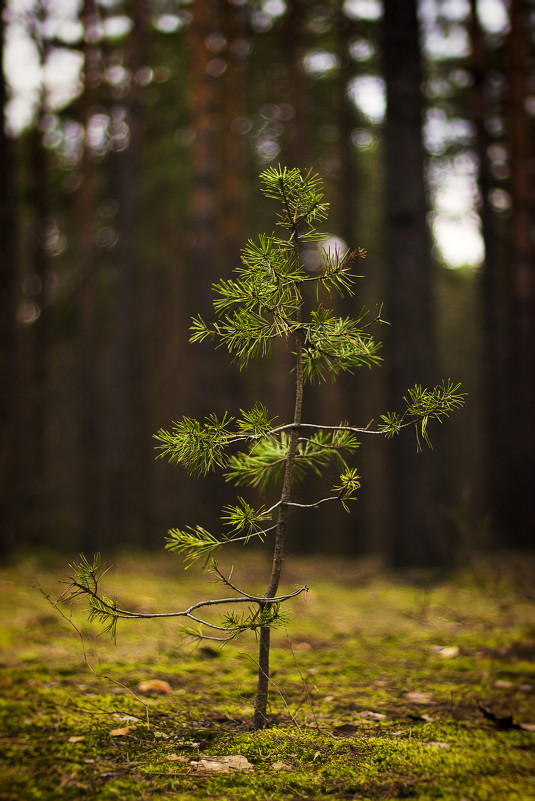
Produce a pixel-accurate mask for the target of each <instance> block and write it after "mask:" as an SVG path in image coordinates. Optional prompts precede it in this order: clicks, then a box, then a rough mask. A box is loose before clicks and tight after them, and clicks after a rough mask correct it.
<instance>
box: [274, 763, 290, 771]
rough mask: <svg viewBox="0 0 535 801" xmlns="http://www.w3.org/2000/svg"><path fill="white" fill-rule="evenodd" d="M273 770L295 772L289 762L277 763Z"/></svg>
mask: <svg viewBox="0 0 535 801" xmlns="http://www.w3.org/2000/svg"><path fill="white" fill-rule="evenodd" d="M272 768H273V770H293V768H292V766H291V765H289V764H288V763H287V762H275V763H274V764H273V765H272Z"/></svg>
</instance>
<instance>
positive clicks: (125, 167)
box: [0, 0, 535, 567]
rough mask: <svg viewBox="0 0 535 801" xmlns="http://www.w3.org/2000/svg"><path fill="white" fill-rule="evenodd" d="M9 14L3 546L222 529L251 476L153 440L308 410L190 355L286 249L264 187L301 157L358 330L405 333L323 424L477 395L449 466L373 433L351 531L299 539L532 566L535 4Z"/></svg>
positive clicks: (260, 1)
mask: <svg viewBox="0 0 535 801" xmlns="http://www.w3.org/2000/svg"><path fill="white" fill-rule="evenodd" d="M0 7H1V9H2V35H1V36H0V41H1V42H2V45H1V46H2V54H1V55H2V63H3V66H4V68H3V72H2V80H1V84H0V105H1V107H2V109H3V112H4V126H3V128H2V132H1V134H0V136H1V139H0V180H1V187H2V193H1V200H0V203H1V206H0V248H1V264H0V271H1V282H0V283H1V300H0V303H1V308H0V325H1V335H0V342H1V363H0V371H1V377H0V392H1V397H0V404H1V408H0V417H1V440H0V446H1V464H0V468H1V479H0V484H1V487H0V491H1V497H0V538H1V548H2V551H3V554H4V556H7V555H8V554H9V553H11V552H12V551H13V550H14V549H19V548H21V547H22V548H34V547H40V548H43V547H44V548H55V549H58V548H59V549H63V550H67V551H78V550H86V551H88V552H92V551H94V550H96V549H104V550H106V549H115V548H120V547H124V546H127V545H128V546H135V547H140V548H145V547H155V546H160V545H161V544H162V543H163V538H164V535H165V532H166V531H167V529H168V528H169V527H171V526H175V525H183V524H184V523H194V522H196V521H198V520H201V522H202V523H203V525H204V524H205V523H206V525H207V527H208V528H210V523H211V522H213V520H215V519H216V514H217V510H218V509H219V508H220V507H221V506H222V505H223V504H224V503H225V492H226V491H227V490H226V488H225V486H223V485H220V484H218V483H216V482H215V480H214V481H212V482H208V484H207V482H206V481H202V482H201V481H195V480H194V479H191V478H189V477H188V476H187V475H186V474H185V473H182V472H180V471H178V470H175V469H173V468H170V467H169V466H168V465H166V464H165V463H163V462H161V461H158V460H155V458H154V456H155V450H154V444H155V441H154V439H153V434H154V433H155V432H156V431H157V430H158V429H159V428H160V427H162V426H169V425H170V423H171V421H172V420H174V419H178V418H180V417H181V416H183V415H191V416H194V417H197V418H198V417H202V416H203V415H204V414H206V413H208V412H209V411H210V412H211V411H214V412H217V413H218V414H222V413H223V412H224V411H225V410H228V411H230V413H235V412H236V411H237V410H239V409H240V408H249V407H250V406H251V405H252V404H253V403H254V402H255V401H262V402H263V403H265V404H266V405H267V406H268V407H269V409H270V410H271V411H273V412H274V413H278V414H280V415H281V416H284V415H285V414H286V412H287V410H288V408H289V406H291V404H292V398H291V396H290V393H291V387H287V386H286V384H285V375H286V371H285V370H284V369H282V368H281V366H280V365H281V364H282V365H284V364H285V361H286V360H287V358H288V354H287V353H286V352H285V351H284V350H281V351H280V352H278V353H276V354H275V358H274V360H273V362H272V363H268V362H265V361H262V362H258V363H257V364H255V365H254V366H253V368H252V370H250V371H248V372H247V374H245V373H243V374H240V372H239V370H238V368H237V367H235V368H233V369H232V370H231V371H229V370H228V367H227V365H226V362H225V361H224V359H223V358H221V359H220V358H219V355H218V354H217V353H216V354H215V355H214V353H213V351H212V350H211V348H210V346H206V348H205V347H204V346H202V345H191V344H189V343H188V337H189V330H188V329H189V325H190V317H191V316H192V315H197V314H199V313H200V314H201V316H203V317H204V318H205V319H210V318H211V315H212V307H211V285H212V283H213V282H214V281H216V280H218V278H219V277H220V276H226V277H228V276H229V274H230V271H231V270H232V268H233V267H234V266H236V264H237V263H239V258H240V249H241V248H242V247H243V246H244V244H245V242H246V241H247V239H249V238H251V237H256V236H257V234H259V233H261V232H264V231H267V232H268V233H270V232H271V229H272V226H273V223H272V218H271V213H272V210H271V208H270V207H269V205H268V204H267V203H266V201H265V200H263V199H262V198H261V195H260V193H259V192H258V181H257V177H258V174H259V172H260V171H261V170H263V169H265V168H266V166H269V165H272V164H273V165H277V164H278V163H281V164H284V165H288V166H289V167H293V166H298V167H301V168H308V167H311V168H312V169H313V170H314V171H315V172H318V173H319V174H320V175H321V176H322V177H323V178H324V179H325V182H326V188H327V191H326V200H328V201H329V202H330V204H331V210H330V215H329V234H330V238H329V239H328V240H327V235H326V242H327V244H329V245H330V246H331V247H334V246H338V247H339V248H340V249H342V250H345V249H346V248H348V247H357V246H358V247H361V248H365V249H366V250H367V252H368V257H367V259H366V260H365V261H364V262H362V264H361V265H359V267H360V266H361V267H362V272H363V273H364V275H365V277H364V278H363V279H362V281H361V282H360V287H361V288H360V291H359V293H358V294H357V296H356V297H355V298H354V299H353V300H352V303H351V305H350V306H348V305H347V301H344V304H346V305H345V306H342V304H341V306H342V308H341V309H340V311H341V312H342V313H344V314H353V315H355V314H356V313H358V311H359V309H360V307H361V306H362V305H364V304H366V305H368V306H369V307H370V308H371V309H375V308H378V307H379V306H380V304H381V303H382V302H383V301H384V302H385V305H384V308H383V312H382V315H383V317H384V318H385V319H386V320H388V321H389V322H390V323H391V325H390V326H384V327H383V328H382V331H381V333H382V338H383V349H382V356H383V358H384V366H383V367H382V368H381V369H379V370H378V371H375V372H372V373H370V372H366V373H365V374H364V373H361V374H358V375H356V376H354V377H351V378H350V379H344V380H343V381H340V382H338V383H337V384H336V385H329V384H327V385H324V386H320V387H318V389H317V393H316V400H315V403H316V409H307V410H306V413H307V416H308V417H309V418H310V419H313V417H314V415H315V413H316V412H317V413H319V412H321V417H322V420H323V421H324V422H325V423H328V422H330V421H332V422H333V423H335V422H337V421H338V420H340V419H344V418H345V419H348V420H350V421H351V422H353V423H355V424H358V425H366V424H367V423H368V422H369V421H370V420H371V418H373V417H375V418H377V417H378V416H379V415H380V414H381V413H385V412H387V411H390V410H394V409H396V408H397V407H398V405H399V399H400V397H402V395H403V394H404V393H405V392H406V390H407V388H408V387H410V386H412V385H414V383H416V382H418V383H422V384H430V385H432V384H434V383H437V382H438V381H439V380H440V379H441V378H442V377H444V376H445V377H447V376H449V377H451V378H452V380H454V381H455V382H457V381H461V382H462V384H463V389H464V391H466V392H467V393H468V403H467V405H466V407H465V409H464V410H463V411H462V412H460V413H458V414H456V415H455V417H454V419H453V420H452V421H451V423H448V425H446V426H444V427H443V428H440V429H437V430H436V431H433V436H432V439H433V441H434V443H435V450H434V451H433V452H431V451H428V450H426V451H424V452H423V453H421V454H418V453H417V452H416V445H415V441H414V438H413V437H412V436H410V435H409V436H405V437H399V438H397V439H395V440H393V441H391V442H386V443H385V442H380V441H378V440H377V439H376V438H373V441H372V442H366V444H365V445H363V446H362V448H361V451H360V453H359V460H358V464H359V469H360V472H361V474H362V476H363V487H362V490H361V493H360V503H359V504H357V505H355V507H354V510H353V512H352V515H351V516H350V517H349V516H347V515H345V514H344V512H343V510H342V511H340V512H336V513H333V511H332V509H330V508H329V510H328V511H325V513H324V512H323V510H322V509H321V508H320V509H318V511H317V512H316V513H315V514H314V516H313V518H312V520H311V519H310V518H309V517H308V518H306V519H305V518H303V520H302V521H301V520H300V519H299V518H298V517H297V516H296V518H295V529H294V534H293V539H292V540H291V543H290V547H291V548H292V549H294V550H298V551H301V552H316V553H322V552H329V553H333V552H334V553H347V554H360V553H373V554H378V555H381V556H383V557H385V558H386V560H387V561H388V562H389V563H390V564H392V565H395V566H421V565H427V566H430V565H431V566H438V567H440V566H445V565H448V564H450V563H451V562H454V561H458V560H460V559H466V558H467V556H468V555H469V553H470V552H471V551H472V550H473V549H480V548H483V547H492V548H503V547H509V548H516V549H522V548H528V547H532V546H533V541H534V540H533V533H534V531H535V521H534V506H535V493H534V492H533V489H532V485H533V477H534V476H535V447H534V445H535V433H534V422H533V421H534V415H533V410H534V409H535V369H534V367H535V359H534V345H535V341H534V339H535V334H534V313H535V300H534V217H533V201H534V193H533V180H534V169H533V165H534V160H533V146H534V117H535V77H534V76H535V69H534V63H533V53H534V51H535V48H534V40H535V11H534V9H533V6H532V4H530V3H529V2H528V1H527V0H509V2H507V1H506V0H470V2H469V0H420V2H416V0H401V1H400V0H398V1H397V2H384V3H383V4H381V3H380V2H379V1H378V0H345V2H343V0H317V2H315V1H314V0H285V1H284V0H193V2H191V1H190V2H186V0H83V2H82V1H81V0H11V1H10V2H8V0H4V2H1V3H0ZM309 256H310V265H309V266H310V270H311V271H313V270H314V269H316V267H317V264H318V254H317V253H316V252H315V251H313V250H311V251H310V254H309ZM277 365H279V366H278V367H277ZM214 500H215V501H216V502H213V501H214ZM212 507H213V510H212ZM210 515H213V518H211V517H210Z"/></svg>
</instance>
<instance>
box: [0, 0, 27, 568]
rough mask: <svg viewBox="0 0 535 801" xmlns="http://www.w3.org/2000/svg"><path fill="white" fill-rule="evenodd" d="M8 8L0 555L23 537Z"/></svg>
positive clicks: (0, 143)
mask: <svg viewBox="0 0 535 801" xmlns="http://www.w3.org/2000/svg"><path fill="white" fill-rule="evenodd" d="M4 11H5V3H4V2H3V0H0V186H1V187H2V191H1V193H0V249H1V252H2V258H1V259H0V559H6V558H7V557H8V555H9V553H10V551H11V550H12V549H13V547H14V545H15V543H17V544H18V545H20V544H21V542H20V534H21V528H20V526H21V514H22V510H21V504H20V490H21V486H20V481H21V474H20V469H19V460H20V449H19V436H20V419H19V414H20V401H21V398H20V375H19V365H18V338H17V300H18V272H17V244H16V228H17V220H16V203H15V178H14V169H15V154H14V147H13V141H12V140H11V139H10V138H9V137H8V135H7V131H6V119H5V108H6V101H7V91H6V80H5V74H4V71H3V66H2V65H3V64H4Z"/></svg>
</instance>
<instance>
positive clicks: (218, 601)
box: [71, 581, 308, 625]
mask: <svg viewBox="0 0 535 801" xmlns="http://www.w3.org/2000/svg"><path fill="white" fill-rule="evenodd" d="M71 586H72V587H75V588H76V589H77V590H78V591H79V593H81V594H83V595H89V596H91V597H92V598H94V599H95V600H96V601H98V603H99V605H100V606H101V607H102V608H103V609H105V610H107V611H108V613H109V614H110V615H111V616H112V617H114V618H117V619H123V620H126V619H136V620H141V619H144V620H147V619H154V618H172V617H188V618H191V619H195V618H194V617H193V615H192V614H191V613H192V612H194V611H195V610H196V609H202V608H204V607H206V606H223V605H231V604H243V603H256V604H259V605H260V606H270V605H272V604H277V603H282V602H283V601H287V600H289V599H290V598H295V596H296V595H300V594H301V593H302V592H308V587H306V586H303V587H299V589H297V590H295V591H294V592H291V593H288V594H287V595H278V596H276V597H274V598H269V597H266V596H258V595H248V594H245V593H244V594H243V595H242V596H240V597H239V598H215V599H211V600H208V601H198V602H197V603H196V604H192V605H191V606H190V607H188V608H187V609H185V610H184V611H182V612H131V611H130V610H128V609H121V608H120V607H115V606H113V604H111V603H108V602H107V601H105V600H104V599H103V598H102V597H101V596H100V595H98V594H97V593H96V592H94V591H93V590H90V589H88V588H87V587H84V586H83V585H82V584H79V583H78V582H77V581H73V582H72V585H71ZM237 592H241V590H237ZM196 622H198V621H196ZM201 622H204V621H201ZM208 625H211V624H208Z"/></svg>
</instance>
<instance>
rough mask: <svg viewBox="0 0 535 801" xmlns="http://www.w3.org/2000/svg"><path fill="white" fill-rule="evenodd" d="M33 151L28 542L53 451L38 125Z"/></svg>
mask: <svg viewBox="0 0 535 801" xmlns="http://www.w3.org/2000/svg"><path fill="white" fill-rule="evenodd" d="M46 15H47V11H46V7H45V5H44V3H37V5H36V8H35V12H34V16H32V17H29V19H28V28H29V33H30V35H31V37H32V39H33V41H34V44H35V47H36V50H37V52H38V53H39V69H40V73H41V75H42V76H44V73H45V70H46V65H47V61H48V56H49V52H50V46H49V44H48V42H47V40H46V39H45V38H44V35H43V32H44V30H45V27H46V22H47V16H46ZM48 111H49V107H48V97H47V88H46V85H45V82H44V78H42V79H41V87H40V93H39V106H38V108H37V111H36V117H37V120H41V118H42V117H43V116H44V115H45V114H46V113H47V112H48ZM29 144H30V152H29V161H30V176H29V180H30V191H29V200H30V214H31V221H32V237H31V243H30V253H29V269H30V271H31V274H30V276H29V280H30V286H31V288H32V299H33V301H34V302H35V303H36V305H37V307H38V310H39V313H38V316H37V318H36V320H35V322H34V323H33V324H32V326H31V346H32V352H31V365H30V376H29V381H30V385H29V388H28V391H27V398H28V408H29V412H30V413H29V417H28V420H27V421H25V426H24V427H25V429H26V430H27V440H26V441H27V443H28V451H27V459H26V465H25V474H26V477H27V486H26V491H25V519H26V524H25V529H26V530H27V536H28V540H29V542H31V543H32V544H38V543H39V542H42V541H43V538H44V533H45V529H46V516H47V508H46V507H47V473H48V454H47V438H46V432H47V427H48V406H49V400H48V391H47V367H48V360H49V349H50V322H49V314H48V312H49V309H48V298H47V294H48V287H47V284H48V280H49V275H48V272H49V260H48V255H47V253H46V250H45V241H46V236H47V230H46V229H47V225H48V224H49V220H50V218H51V217H52V212H51V203H50V178H49V169H48V159H47V153H46V151H45V149H44V147H43V143H42V139H41V132H40V131H39V127H38V126H37V125H36V127H35V128H34V130H33V131H32V132H31V134H30V137H29Z"/></svg>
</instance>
